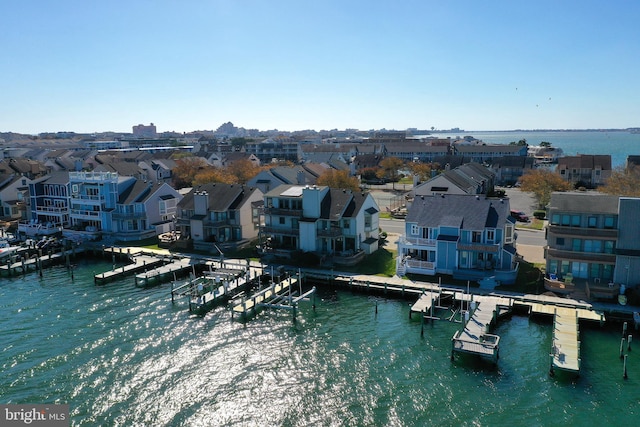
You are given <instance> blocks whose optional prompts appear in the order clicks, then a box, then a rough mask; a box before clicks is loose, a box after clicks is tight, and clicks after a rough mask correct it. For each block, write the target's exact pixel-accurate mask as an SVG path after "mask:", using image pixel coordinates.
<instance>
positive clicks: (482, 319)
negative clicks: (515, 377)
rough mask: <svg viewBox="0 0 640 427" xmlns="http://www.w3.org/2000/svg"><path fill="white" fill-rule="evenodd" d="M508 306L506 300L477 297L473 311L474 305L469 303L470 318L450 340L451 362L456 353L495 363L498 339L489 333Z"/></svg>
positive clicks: (498, 350) (498, 355) (507, 300)
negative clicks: (482, 358)
mask: <svg viewBox="0 0 640 427" xmlns="http://www.w3.org/2000/svg"><path fill="white" fill-rule="evenodd" d="M508 304H510V300H509V299H506V298H499V297H491V296H477V297H476V300H475V305H476V307H475V309H474V308H473V305H474V303H473V302H472V303H471V311H472V315H471V318H470V319H468V321H467V322H466V324H465V326H464V328H463V329H462V330H461V331H456V333H455V334H453V337H452V338H451V360H453V358H454V353H456V352H458V353H468V354H475V355H478V356H481V357H484V358H488V359H490V360H492V361H493V362H494V363H497V362H498V358H499V357H500V337H499V336H498V335H493V334H490V333H489V332H490V331H491V328H492V326H493V325H494V324H495V322H496V321H497V318H498V314H499V313H500V312H503V311H505V310H507V309H508V308H509V306H508ZM467 313H468V312H467ZM467 318H468V316H467Z"/></svg>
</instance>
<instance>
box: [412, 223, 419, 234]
mask: <svg viewBox="0 0 640 427" xmlns="http://www.w3.org/2000/svg"><path fill="white" fill-rule="evenodd" d="M419 233H420V227H418V225H417V224H411V235H412V236H417V235H418V234H419Z"/></svg>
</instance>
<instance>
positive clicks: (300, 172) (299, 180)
mask: <svg viewBox="0 0 640 427" xmlns="http://www.w3.org/2000/svg"><path fill="white" fill-rule="evenodd" d="M296 182H297V183H298V185H304V184H305V182H306V179H305V175H304V171H303V170H302V169H300V170H298V173H297V174H296Z"/></svg>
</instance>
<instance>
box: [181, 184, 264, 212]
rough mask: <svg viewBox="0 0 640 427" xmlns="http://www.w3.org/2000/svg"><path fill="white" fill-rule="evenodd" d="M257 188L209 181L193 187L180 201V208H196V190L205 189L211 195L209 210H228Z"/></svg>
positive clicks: (236, 206) (237, 205)
mask: <svg viewBox="0 0 640 427" xmlns="http://www.w3.org/2000/svg"><path fill="white" fill-rule="evenodd" d="M256 190H258V189H257V188H255V187H247V186H245V185H240V184H222V183H218V182H216V183H209V184H204V185H199V186H197V187H194V188H192V189H191V191H190V192H189V193H187V194H186V195H185V196H184V198H183V199H182V200H181V201H180V202H179V203H178V207H179V208H180V209H194V207H195V203H194V201H193V196H194V193H195V192H201V191H205V192H207V194H208V196H209V211H213V212H226V211H228V210H229V209H237V208H238V207H239V206H240V205H241V204H242V203H243V202H244V201H245V200H246V199H247V198H248V197H249V196H251V195H252V194H253V193H254V192H255V191H256Z"/></svg>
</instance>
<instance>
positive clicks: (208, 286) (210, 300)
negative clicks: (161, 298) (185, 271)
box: [171, 270, 252, 314]
mask: <svg viewBox="0 0 640 427" xmlns="http://www.w3.org/2000/svg"><path fill="white" fill-rule="evenodd" d="M251 284H252V279H251V278H250V273H249V272H243V271H241V270H235V271H234V272H230V273H225V272H223V271H219V270H218V271H214V274H211V273H208V274H205V275H202V276H200V277H197V278H196V279H192V280H189V281H187V282H186V283H185V284H183V285H181V286H178V287H174V285H173V283H172V288H171V301H172V302H174V298H175V297H176V296H186V297H188V298H189V311H190V312H197V313H201V314H202V313H206V312H207V311H208V310H210V309H211V308H213V307H214V306H216V305H218V304H221V303H224V302H227V301H229V300H230V299H231V298H234V297H236V296H237V295H238V294H239V293H240V292H244V291H246V290H247V289H248V288H249V287H250V286H251Z"/></svg>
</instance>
